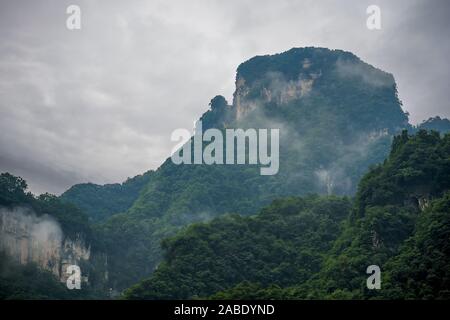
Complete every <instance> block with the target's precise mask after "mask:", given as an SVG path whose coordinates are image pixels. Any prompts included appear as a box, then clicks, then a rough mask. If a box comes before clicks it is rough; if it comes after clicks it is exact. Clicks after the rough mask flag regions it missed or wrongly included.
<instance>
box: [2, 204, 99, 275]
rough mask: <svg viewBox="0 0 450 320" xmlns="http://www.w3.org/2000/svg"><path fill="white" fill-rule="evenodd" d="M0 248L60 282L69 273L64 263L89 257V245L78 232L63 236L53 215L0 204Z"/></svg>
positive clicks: (69, 263) (79, 262) (78, 263)
mask: <svg viewBox="0 0 450 320" xmlns="http://www.w3.org/2000/svg"><path fill="white" fill-rule="evenodd" d="M0 250H2V251H5V252H6V253H7V254H9V255H10V256H11V257H12V258H13V259H14V260H16V261H17V262H19V263H21V264H27V263H30V262H34V263H36V264H37V265H39V266H40V267H42V268H44V269H47V270H49V271H51V272H52V273H53V274H54V275H55V276H57V277H58V278H59V279H60V280H61V281H63V282H65V280H66V279H67V277H68V276H69V275H68V274H67V273H66V269H67V266H69V265H80V264H82V263H83V262H86V261H89V260H90V258H91V248H90V246H89V245H88V244H86V242H85V240H84V238H83V236H82V235H81V234H77V235H76V236H75V237H74V238H69V237H66V236H64V233H63V231H62V229H61V227H60V225H59V224H58V222H57V221H56V220H55V219H54V218H53V217H51V216H49V215H41V216H37V215H36V214H35V212H34V211H33V210H31V209H29V208H26V207H15V208H12V209H10V208H4V207H0ZM82 275H83V276H84V274H83V270H82ZM83 280H84V281H87V280H88V279H87V277H86V276H84V277H83Z"/></svg>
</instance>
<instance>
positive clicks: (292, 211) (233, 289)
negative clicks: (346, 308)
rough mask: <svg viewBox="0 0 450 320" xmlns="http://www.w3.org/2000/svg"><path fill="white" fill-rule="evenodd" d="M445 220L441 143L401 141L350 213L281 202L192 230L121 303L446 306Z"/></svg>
mask: <svg viewBox="0 0 450 320" xmlns="http://www.w3.org/2000/svg"><path fill="white" fill-rule="evenodd" d="M449 219H450V134H447V135H446V136H445V137H443V138H441V137H439V134H437V133H436V132H431V133H427V132H426V131H423V130H422V131H419V132H418V133H417V134H415V135H414V136H409V135H408V134H407V133H406V132H403V133H402V134H401V135H399V136H397V137H396V138H395V139H394V141H393V145H392V151H391V154H390V156H389V158H388V159H387V160H386V161H385V162H384V163H383V164H381V165H378V166H376V167H374V168H372V169H371V170H370V171H369V172H368V173H367V174H366V175H365V176H364V178H363V179H362V180H361V182H360V184H359V188H358V193H357V196H356V199H355V202H354V205H353V209H351V208H350V203H349V201H348V200H346V199H339V198H335V197H332V198H320V197H313V198H311V197H310V198H303V199H301V198H300V199H298V198H297V199H286V200H278V201H276V202H274V203H273V204H272V205H271V206H270V207H268V208H266V209H264V210H262V212H261V213H260V214H258V215H257V216H253V217H248V218H243V217H240V216H231V217H222V218H218V219H216V220H213V221H212V222H209V223H204V224H196V225H191V226H189V227H188V228H187V229H185V230H183V231H182V232H180V233H178V234H177V236H175V237H173V238H170V239H168V240H165V241H164V248H165V256H164V261H163V262H162V263H161V264H160V266H159V267H158V269H157V270H156V271H155V272H154V274H153V275H152V276H151V277H150V278H149V279H148V280H145V281H142V282H141V283H140V284H138V285H136V286H134V287H132V288H131V289H129V290H128V291H127V293H126V297H127V298H129V299H143V298H144V299H167V298H177V299H180V298H184V299H185V298H195V297H198V296H200V297H206V296H208V295H212V294H214V295H212V297H213V298H216V299H224V298H225V299H258V298H259V299H261V298H265V299H268V298H287V299H299V298H301V299H304V298H321V299H323V298H327V299H330V298H340V299H342V298H357V299H361V298H365V299H367V298H392V299H439V298H448V297H449V292H450V269H449V265H450V246H449V245H448V239H449V237H450V228H449V226H450V224H449V221H450V220H449ZM369 265H378V266H380V268H381V270H382V289H381V290H368V289H367V288H366V279H367V277H368V275H367V274H366V268H367V267H368V266H369ZM214 291H217V292H216V293H214Z"/></svg>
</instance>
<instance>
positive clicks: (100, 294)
mask: <svg viewBox="0 0 450 320" xmlns="http://www.w3.org/2000/svg"><path fill="white" fill-rule="evenodd" d="M26 190H27V183H26V181H25V180H23V179H22V178H20V177H16V176H13V175H11V174H9V173H2V174H0V208H17V207H19V208H28V209H30V210H32V212H33V213H34V214H36V215H37V216H43V215H48V216H51V217H52V218H54V219H55V220H56V221H57V222H58V224H59V226H60V227H61V229H62V231H63V237H64V238H66V237H68V238H72V239H76V238H79V237H82V238H83V239H84V241H86V243H87V244H88V245H89V246H90V247H91V252H92V253H93V255H95V254H96V252H99V251H100V250H101V245H100V243H101V242H100V241H99V239H98V238H97V237H96V234H95V231H94V230H93V229H92V227H91V225H90V224H89V221H88V216H87V215H86V214H85V213H84V212H83V211H81V210H80V209H79V208H77V207H76V206H74V205H73V204H71V203H67V202H64V201H62V200H61V199H59V198H58V197H56V196H54V195H50V194H42V195H40V196H38V197H35V196H34V195H33V194H31V193H30V192H27V191H26ZM0 222H1V221H0ZM82 267H83V272H84V275H85V276H89V279H90V282H89V284H88V285H83V286H84V287H83V290H68V289H67V287H66V286H65V284H63V283H61V282H60V281H59V279H58V278H57V277H56V276H55V275H54V274H52V273H51V272H50V271H47V270H44V269H42V268H40V267H38V265H37V264H34V263H30V264H27V265H20V264H19V263H18V261H15V260H14V259H12V258H11V257H10V256H9V255H7V254H6V253H5V252H1V251H0V299H92V298H97V299H98V298H105V297H106V296H107V295H106V291H105V290H104V289H105V288H104V283H103V280H102V279H101V276H100V273H101V272H103V271H104V270H102V268H99V266H98V265H96V261H95V259H93V260H92V262H85V263H84V264H83V266H82Z"/></svg>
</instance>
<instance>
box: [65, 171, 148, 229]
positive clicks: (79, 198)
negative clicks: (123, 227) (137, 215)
mask: <svg viewBox="0 0 450 320" xmlns="http://www.w3.org/2000/svg"><path fill="white" fill-rule="evenodd" d="M152 174H153V171H148V172H146V173H144V174H142V175H138V176H136V177H134V178H129V179H128V180H127V181H125V182H124V183H122V184H119V183H114V184H106V185H103V186H100V185H97V184H94V183H82V184H76V185H74V186H72V187H71V188H70V189H69V190H67V191H66V192H64V193H63V194H62V195H61V198H62V199H63V200H66V201H67V202H71V203H73V204H74V205H76V206H77V207H79V208H80V209H82V210H83V211H84V212H86V214H87V215H88V216H89V219H90V220H91V221H92V222H99V221H100V222H101V221H104V220H106V219H108V218H109V217H110V216H112V215H113V214H115V213H119V212H123V211H126V210H127V209H128V208H129V207H131V205H132V204H133V202H134V201H135V200H136V198H137V197H138V196H139V192H140V191H141V189H142V188H143V187H144V186H145V185H146V184H147V183H148V181H149V180H150V179H151V176H152Z"/></svg>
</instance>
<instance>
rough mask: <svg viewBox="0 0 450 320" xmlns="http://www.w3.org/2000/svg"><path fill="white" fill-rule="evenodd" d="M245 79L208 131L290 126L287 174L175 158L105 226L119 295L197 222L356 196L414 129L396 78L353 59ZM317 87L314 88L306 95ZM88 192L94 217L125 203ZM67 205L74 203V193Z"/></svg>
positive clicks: (209, 116)
mask: <svg viewBox="0 0 450 320" xmlns="http://www.w3.org/2000/svg"><path fill="white" fill-rule="evenodd" d="M305 60H308V61H310V63H309V66H308V67H307V68H306V67H304V66H303V62H304V61H305ZM237 79H238V81H240V82H243V83H244V85H243V86H242V85H239V86H238V88H237V89H236V93H235V99H234V101H233V104H232V105H228V103H227V102H226V100H225V99H224V98H223V97H221V96H216V97H215V98H213V99H212V100H211V103H210V106H211V108H210V110H209V111H207V112H206V113H205V114H204V115H203V116H202V117H201V120H202V121H203V128H204V129H207V128H210V127H215V128H219V129H223V128H249V127H253V128H280V129H281V130H280V171H279V173H278V174H277V175H275V176H261V175H260V172H259V168H258V166H251V165H239V166H233V165H210V166H208V165H201V166H199V165H175V164H173V163H172V162H171V160H170V159H167V160H166V161H165V162H164V163H163V164H162V165H161V167H160V168H158V170H156V171H155V172H154V173H153V174H152V175H151V178H149V179H148V182H147V183H146V184H145V185H144V187H143V188H142V189H141V190H140V192H139V196H138V197H137V198H136V200H135V201H134V202H133V204H132V205H131V207H130V208H128V209H123V211H122V212H120V213H119V214H116V215H113V216H111V217H110V218H109V219H107V220H106V221H104V220H103V219H99V220H98V221H99V222H100V223H99V226H98V231H99V232H100V233H101V234H102V239H104V242H105V248H106V250H107V253H108V256H109V263H110V267H111V269H110V271H111V272H110V279H111V286H113V287H114V288H118V289H123V288H126V287H128V286H130V285H132V284H134V283H136V282H137V281H139V280H141V279H142V278H143V277H146V276H148V275H149V274H150V273H151V272H152V271H153V270H154V268H155V267H156V265H157V264H158V263H159V261H160V259H161V248H160V242H161V240H162V239H163V238H165V237H167V236H171V235H173V234H174V233H175V232H176V231H177V230H178V229H180V228H182V227H184V226H186V225H188V224H190V223H194V222H200V221H208V220H211V219H214V218H215V217H219V216H221V215H224V214H227V213H230V212H237V213H239V214H243V215H252V214H256V213H257V212H258V211H259V210H260V209H261V208H262V207H264V206H267V205H269V204H270V203H271V202H272V201H273V200H275V199H277V198H281V197H291V196H299V195H306V194H309V193H317V194H337V195H352V194H354V192H355V190H356V186H357V183H358V181H359V179H360V178H361V177H362V176H363V174H364V173H365V172H366V171H367V169H368V168H369V166H370V165H372V164H376V163H379V162H382V161H383V160H384V159H385V158H386V156H387V154H388V152H389V148H390V144H391V139H392V136H393V134H394V133H395V132H397V131H398V130H400V129H401V128H405V127H407V128H409V127H410V126H409V124H408V123H407V115H406V114H405V113H404V112H403V111H402V109H401V103H400V101H399V99H398V97H397V91H396V87H395V82H394V78H393V77H392V75H390V74H388V73H385V72H383V71H381V70H378V69H376V68H374V67H372V66H370V65H368V64H366V63H364V62H362V61H361V60H360V59H359V58H357V57H356V56H355V55H353V54H351V53H348V52H344V51H339V50H328V49H320V48H303V49H292V50H289V51H287V52H285V53H282V54H279V55H274V56H262V57H255V58H252V59H250V60H249V61H247V62H245V63H243V64H241V65H240V66H239V68H238V71H237ZM239 79H240V80H239ZM242 79H244V80H242ZM302 81H303V82H302ZM305 83H306V85H305ZM308 83H311V87H310V90H309V91H308V90H307V92H304V91H302V90H304V89H301V88H303V87H305V86H306V87H308ZM288 88H294V89H295V90H294V89H293V90H294V91H295V93H289V94H288V93H287V90H288ZM289 90H291V89H289ZM269 91H270V92H271V93H270V97H271V99H268V98H267V92H269ZM291 91H292V90H291ZM291 91H289V92H291ZM238 95H239V99H238V97H237V96H238ZM289 95H290V96H289ZM286 97H288V98H286ZM289 97H290V98H289ZM239 112H241V113H242V115H241V116H238V113H239ZM83 190H84V191H83ZM83 190H80V193H79V194H78V198H79V199H80V202H79V203H80V206H82V203H81V202H82V201H81V200H82V199H89V201H88V204H89V205H91V206H92V212H93V213H91V214H90V216H91V217H94V216H96V213H95V211H97V212H105V211H108V212H109V213H111V212H112V211H114V210H109V209H108V208H107V205H108V206H110V205H113V206H115V200H111V203H108V201H106V202H105V201H104V199H107V198H108V197H106V196H105V197H104V198H103V194H102V193H100V194H98V193H96V192H88V190H86V189H83ZM82 191H83V192H82ZM86 193H89V194H86ZM97 195H98V196H99V197H100V198H99V199H98V201H96V196H97ZM64 197H65V198H66V199H68V200H71V201H74V199H73V192H68V193H66V194H65V195H64ZM75 200H76V199H75ZM76 201H77V200H76ZM76 201H75V203H78V202H76ZM106 204H107V205H106ZM124 207H125V206H124ZM89 210H91V209H89ZM109 213H108V214H109ZM102 215H103V214H102ZM103 216H105V217H106V216H107V215H103ZM124 259H125V260H126V261H127V264H124V263H123V261H124Z"/></svg>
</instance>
